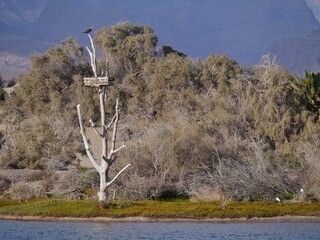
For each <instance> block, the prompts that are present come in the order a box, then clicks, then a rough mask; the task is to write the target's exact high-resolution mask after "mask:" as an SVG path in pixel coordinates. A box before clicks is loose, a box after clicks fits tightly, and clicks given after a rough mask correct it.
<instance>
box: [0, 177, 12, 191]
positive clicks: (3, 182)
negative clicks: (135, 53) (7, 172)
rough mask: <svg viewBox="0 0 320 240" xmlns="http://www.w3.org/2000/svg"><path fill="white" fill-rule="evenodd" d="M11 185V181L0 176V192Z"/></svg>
mask: <svg viewBox="0 0 320 240" xmlns="http://www.w3.org/2000/svg"><path fill="white" fill-rule="evenodd" d="M10 185H11V181H10V180H9V179H8V178H6V177H3V176H0V192H3V191H5V190H7V189H8V188H9V187H10Z"/></svg>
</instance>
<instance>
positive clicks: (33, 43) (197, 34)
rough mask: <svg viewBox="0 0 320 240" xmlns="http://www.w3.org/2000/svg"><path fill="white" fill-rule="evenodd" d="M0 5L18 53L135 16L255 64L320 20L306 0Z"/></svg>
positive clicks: (170, 34)
mask: <svg viewBox="0 0 320 240" xmlns="http://www.w3.org/2000/svg"><path fill="white" fill-rule="evenodd" d="M0 10H1V11H0V26H1V29H2V31H1V33H0V46H1V47H0V51H2V52H11V53H16V54H18V55H23V54H24V55H29V54H32V53H34V52H36V51H44V50H45V49H46V48H48V47H49V46H52V45H54V44H56V43H58V42H59V41H60V40H62V39H64V38H66V37H68V36H70V35H71V36H75V37H77V38H78V39H79V42H80V43H81V44H88V42H87V38H86V37H85V36H83V35H82V31H83V29H86V28H87V27H89V26H92V27H94V28H95V29H97V28H101V27H103V26H108V25H112V24H115V23H117V22H120V21H131V22H133V23H136V24H146V25H149V26H151V27H152V28H153V29H154V30H155V33H156V35H157V36H158V38H159V44H160V45H161V44H166V45H170V46H172V47H173V48H175V49H177V50H179V51H181V52H184V53H186V54H187V55H188V56H191V57H200V58H205V57H207V56H208V55H211V54H221V53H227V54H228V55H229V56H230V57H231V58H234V59H235V60H237V61H238V62H239V63H240V64H247V65H251V64H256V63H257V62H258V61H259V59H260V56H261V55H262V54H265V53H267V52H269V51H270V50H274V49H275V47H274V46H273V45H274V44H275V43H276V42H279V41H281V40H283V39H291V38H294V37H295V36H300V35H303V33H304V32H308V31H311V30H314V29H317V28H320V25H319V22H318V21H317V20H316V18H315V17H314V15H313V13H312V11H311V10H310V8H309V7H308V5H307V4H306V2H305V0H281V1H279V0H241V1H238V0H215V1H212V0H202V1H201V2H199V1H196V0H161V1H160V0H139V1H132V0H94V1H89V0H25V1H24V0H0ZM284 44H285V43H284ZM283 54H286V53H285V52H283V53H281V58H284V59H285V58H286V57H285V56H283ZM302 57H303V58H308V57H309V56H308V55H307V54H305V55H303V56H301V58H302ZM303 61H304V62H307V61H306V59H304V60H303ZM281 62H283V61H281ZM284 62H285V61H284ZM292 69H293V70H294V71H295V68H292Z"/></svg>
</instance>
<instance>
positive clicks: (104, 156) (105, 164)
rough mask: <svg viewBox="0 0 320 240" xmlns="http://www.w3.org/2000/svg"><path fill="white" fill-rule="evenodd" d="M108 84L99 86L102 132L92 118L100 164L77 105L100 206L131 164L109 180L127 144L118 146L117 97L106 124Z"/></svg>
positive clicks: (92, 63)
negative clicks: (95, 177) (96, 178)
mask: <svg viewBox="0 0 320 240" xmlns="http://www.w3.org/2000/svg"><path fill="white" fill-rule="evenodd" d="M88 35H89V38H90V42H91V46H92V52H91V51H90V49H89V48H88V47H87V50H88V52H89V55H90V59H91V67H92V71H93V73H94V76H95V77H96V78H97V69H96V58H95V56H96V54H95V47H94V44H93V41H92V38H91V36H90V34H88ZM106 90H107V86H103V85H101V86H99V99H100V113H101V132H99V131H98V129H97V128H96V126H95V124H94V123H93V122H92V120H90V124H91V127H92V128H93V129H94V131H95V133H96V134H97V135H98V136H99V137H100V138H101V145H102V148H101V149H102V150H101V159H100V164H99V163H98V161H97V160H96V159H95V158H94V156H93V154H92V152H91V150H90V146H89V143H88V140H87V136H86V133H85V128H84V126H83V117H82V112H81V107H80V105H78V106H77V110H78V117H79V125H80V133H81V136H82V139H83V143H84V146H85V149H86V153H87V156H88V158H89V160H90V162H91V163H92V165H93V167H94V168H95V169H96V170H97V172H98V173H99V176H100V190H99V192H98V199H99V206H100V207H108V205H109V198H108V195H109V194H108V187H109V185H110V184H112V183H113V182H114V181H115V180H116V179H117V178H118V177H119V176H120V174H121V173H122V172H124V171H125V170H126V169H127V168H128V167H129V166H130V165H131V164H130V163H129V164H127V165H126V166H125V167H124V168H123V169H122V170H121V171H119V173H118V174H116V176H115V177H113V178H112V180H110V181H108V180H109V169H110V167H111V165H112V164H113V163H114V162H115V157H114V155H115V154H116V153H117V152H118V151H120V150H121V149H123V148H125V147H126V145H125V143H123V144H122V145H121V146H120V147H118V148H116V137H117V128H118V121H119V101H118V99H116V106H115V115H114V116H113V118H112V120H111V121H110V123H109V124H108V125H106V114H105V105H106V92H107V91H106ZM111 127H112V139H111V147H110V149H109V153H108V141H107V140H108V129H111Z"/></svg>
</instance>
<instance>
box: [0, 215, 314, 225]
mask: <svg viewBox="0 0 320 240" xmlns="http://www.w3.org/2000/svg"><path fill="white" fill-rule="evenodd" d="M0 220H12V221H39V222H92V223H113V222H117V223H118V222H120V223H121V222H122V223H126V222H130V223H156V222H196V223H278V222H279V223H281V222H286V223H288V222H289V223H302V222H303V223H320V217H317V216H289V215H288V216H278V217H253V218H202V219H192V218H148V217H123V218H112V217H93V218H76V217H42V216H12V215H0Z"/></svg>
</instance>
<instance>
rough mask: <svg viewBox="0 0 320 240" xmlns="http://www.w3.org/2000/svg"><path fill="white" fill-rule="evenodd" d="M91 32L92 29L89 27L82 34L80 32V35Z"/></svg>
mask: <svg viewBox="0 0 320 240" xmlns="http://www.w3.org/2000/svg"><path fill="white" fill-rule="evenodd" d="M91 31H92V27H90V28H88V29H87V30H85V31H84V32H82V33H87V34H88V33H90V32H91Z"/></svg>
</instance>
